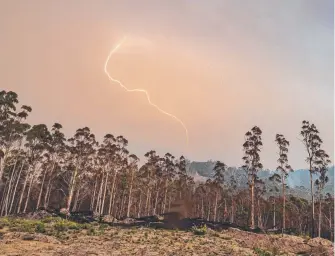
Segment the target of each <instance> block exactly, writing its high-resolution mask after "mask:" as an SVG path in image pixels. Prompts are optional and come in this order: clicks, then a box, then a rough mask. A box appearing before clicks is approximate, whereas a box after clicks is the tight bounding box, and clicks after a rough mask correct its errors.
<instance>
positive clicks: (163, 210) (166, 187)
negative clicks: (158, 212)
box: [162, 179, 168, 213]
mask: <svg viewBox="0 0 335 256" xmlns="http://www.w3.org/2000/svg"><path fill="white" fill-rule="evenodd" d="M167 191H168V185H167V179H166V180H165V190H164V201H163V209H162V213H165V208H166V200H167Z"/></svg>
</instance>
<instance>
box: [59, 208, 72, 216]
mask: <svg viewBox="0 0 335 256" xmlns="http://www.w3.org/2000/svg"><path fill="white" fill-rule="evenodd" d="M59 212H60V213H61V214H64V215H70V212H69V211H68V210H67V209H66V208H62V209H60V210H59Z"/></svg>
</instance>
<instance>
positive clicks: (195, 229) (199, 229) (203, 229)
mask: <svg viewBox="0 0 335 256" xmlns="http://www.w3.org/2000/svg"><path fill="white" fill-rule="evenodd" d="M192 232H193V234H195V235H197V236H203V235H205V234H206V232H207V226H206V225H205V224H204V225H203V226H200V227H196V226H193V227H192Z"/></svg>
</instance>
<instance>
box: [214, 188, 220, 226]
mask: <svg viewBox="0 0 335 256" xmlns="http://www.w3.org/2000/svg"><path fill="white" fill-rule="evenodd" d="M218 197H219V195H218V192H216V193H215V204H214V222H215V221H216V214H217V210H218Z"/></svg>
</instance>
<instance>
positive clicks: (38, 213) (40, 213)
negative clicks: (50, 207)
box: [27, 210, 53, 220]
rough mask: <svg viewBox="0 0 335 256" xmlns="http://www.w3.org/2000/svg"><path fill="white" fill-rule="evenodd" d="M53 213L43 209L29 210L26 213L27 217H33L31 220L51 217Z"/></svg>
mask: <svg viewBox="0 0 335 256" xmlns="http://www.w3.org/2000/svg"><path fill="white" fill-rule="evenodd" d="M52 216H53V214H51V213H49V212H47V211H45V210H39V211H36V212H31V213H29V214H28V215H27V218H28V219H33V220H41V219H44V218H46V217H52Z"/></svg>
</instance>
